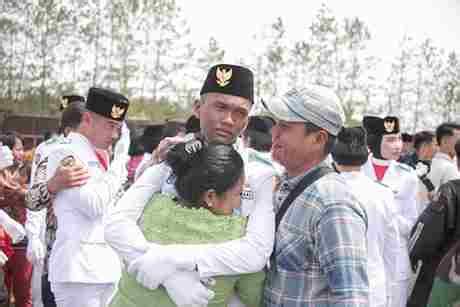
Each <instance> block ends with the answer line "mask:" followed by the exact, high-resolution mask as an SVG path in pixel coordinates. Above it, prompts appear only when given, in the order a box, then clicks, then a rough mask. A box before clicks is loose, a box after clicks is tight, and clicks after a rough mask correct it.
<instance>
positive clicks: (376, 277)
mask: <svg viewBox="0 0 460 307" xmlns="http://www.w3.org/2000/svg"><path fill="white" fill-rule="evenodd" d="M340 176H341V177H343V178H344V179H345V181H346V182H347V184H348V185H349V186H350V188H351V192H352V193H353V194H354V195H355V196H356V198H357V199H358V200H359V201H360V203H362V204H363V205H364V206H365V209H366V213H367V218H368V228H367V244H368V259H367V261H368V263H367V267H368V274H369V276H371V278H370V279H369V291H370V305H369V306H371V307H377V306H379V307H380V306H381V307H385V306H387V304H386V303H387V301H388V297H389V296H390V295H391V292H390V291H391V285H392V284H393V282H394V281H395V278H396V261H398V253H399V246H400V243H399V232H398V226H397V224H396V215H397V210H396V208H395V202H394V196H393V193H392V192H391V190H390V189H389V188H386V187H385V186H383V185H381V184H379V183H376V182H374V181H372V180H371V179H370V178H368V177H367V176H366V175H364V174H362V173H360V172H343V173H340Z"/></svg>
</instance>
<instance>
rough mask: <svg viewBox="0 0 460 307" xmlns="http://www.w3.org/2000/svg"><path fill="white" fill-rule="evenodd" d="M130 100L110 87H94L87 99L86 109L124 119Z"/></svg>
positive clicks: (120, 119) (117, 119)
mask: <svg viewBox="0 0 460 307" xmlns="http://www.w3.org/2000/svg"><path fill="white" fill-rule="evenodd" d="M128 106H129V101H128V98H126V97H125V96H123V95H121V94H119V93H116V92H113V91H111V90H108V89H102V88H96V87H92V88H90V89H89V92H88V98H87V100H86V109H87V110H88V111H92V112H94V113H97V114H99V115H102V116H104V117H107V118H110V119H113V120H116V121H123V120H124V119H125V116H126V113H127V112H128Z"/></svg>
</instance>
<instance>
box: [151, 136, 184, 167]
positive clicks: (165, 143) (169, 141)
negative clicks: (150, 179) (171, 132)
mask: <svg viewBox="0 0 460 307" xmlns="http://www.w3.org/2000/svg"><path fill="white" fill-rule="evenodd" d="M185 141H186V140H185V138H184V137H181V136H174V137H167V138H164V139H162V140H161V142H160V144H158V146H157V148H155V150H154V151H153V152H152V160H153V163H154V164H155V163H159V162H161V161H163V160H164V159H166V154H167V153H168V150H169V149H171V147H173V146H174V145H176V144H179V143H184V142H185Z"/></svg>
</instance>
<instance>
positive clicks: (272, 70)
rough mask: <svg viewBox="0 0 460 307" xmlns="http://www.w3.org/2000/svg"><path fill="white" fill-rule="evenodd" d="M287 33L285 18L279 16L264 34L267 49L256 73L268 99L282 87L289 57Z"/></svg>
mask: <svg viewBox="0 0 460 307" xmlns="http://www.w3.org/2000/svg"><path fill="white" fill-rule="evenodd" d="M285 33H286V29H285V28H284V23H283V20H282V19H281V18H280V17H278V18H277V19H276V20H275V22H273V23H272V24H271V25H270V26H269V28H268V30H267V31H266V32H265V33H263V36H262V37H263V40H264V41H265V42H266V47H265V48H266V49H265V51H264V53H263V54H262V57H261V59H260V60H261V63H259V65H257V66H258V68H259V67H260V68H261V70H257V72H256V74H257V75H258V78H260V80H259V82H260V84H261V88H262V91H263V93H264V96H265V97H266V98H267V99H270V98H272V97H274V96H275V95H277V94H278V92H279V89H280V88H282V80H283V78H281V77H282V75H283V72H284V66H285V64H286V62H287V57H288V52H287V50H286V47H285V44H286V42H285Z"/></svg>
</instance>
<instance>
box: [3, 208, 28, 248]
mask: <svg viewBox="0 0 460 307" xmlns="http://www.w3.org/2000/svg"><path fill="white" fill-rule="evenodd" d="M0 225H1V226H2V227H3V229H5V231H6V233H8V235H9V236H10V237H11V241H13V243H18V242H21V241H22V239H24V237H25V236H26V230H25V229H24V227H22V225H21V224H19V223H18V222H16V221H15V220H13V219H12V218H11V217H10V216H9V215H8V214H6V212H5V211H3V210H0Z"/></svg>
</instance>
